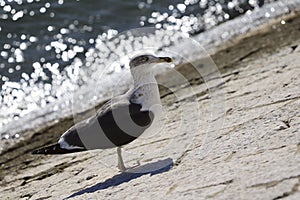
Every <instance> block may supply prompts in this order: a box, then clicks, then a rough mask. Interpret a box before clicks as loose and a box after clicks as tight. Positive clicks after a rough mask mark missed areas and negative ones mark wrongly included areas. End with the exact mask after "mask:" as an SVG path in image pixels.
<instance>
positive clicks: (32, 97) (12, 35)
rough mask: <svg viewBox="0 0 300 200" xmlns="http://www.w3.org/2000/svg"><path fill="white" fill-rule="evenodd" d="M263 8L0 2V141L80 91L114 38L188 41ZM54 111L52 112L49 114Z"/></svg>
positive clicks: (232, 0)
mask: <svg viewBox="0 0 300 200" xmlns="http://www.w3.org/2000/svg"><path fill="white" fill-rule="evenodd" d="M267 2H271V1H270V0H269V1H267ZM264 3H266V2H265V1H263V0H132V1H123V0H107V1H94V0H65V1H64V0H47V1H44V0H10V1H7V0H0V134H1V135H2V139H8V138H10V137H12V135H11V134H9V131H7V130H5V129H4V128H5V127H6V126H7V125H9V124H11V123H12V122H14V121H18V120H20V119H22V118H23V117H26V116H28V115H34V114H33V113H34V112H35V111H38V110H41V109H43V108H45V107H47V105H49V104H51V103H55V102H57V101H63V99H64V98H65V96H66V95H67V94H68V93H69V92H72V91H74V90H78V89H79V88H80V87H81V86H83V85H87V86H88V84H87V82H88V81H89V77H90V75H91V74H93V73H94V72H95V70H97V69H98V68H101V66H102V65H101V63H105V60H106V59H107V58H108V57H109V56H110V55H111V52H113V51H115V49H116V48H117V47H118V45H116V46H113V47H111V48H108V49H107V50H105V49H103V48H102V46H101V45H99V44H101V43H103V41H106V40H108V39H110V38H112V37H114V36H115V35H117V34H118V33H120V32H123V31H126V30H130V29H133V28H138V27H148V26H152V27H155V28H156V29H160V30H172V31H177V32H180V33H186V34H190V35H194V34H198V33H200V32H203V31H205V30H207V29H210V28H212V27H214V26H217V25H218V24H220V23H222V22H224V21H227V20H230V19H232V18H235V17H236V16H239V15H242V14H244V13H246V12H251V10H253V9H257V8H258V7H260V6H262V5H263V4H264ZM95 63H96V64H97V63H99V65H98V66H95ZM120 70H122V67H120V66H119V67H114V68H112V70H111V72H110V73H107V74H106V77H105V78H107V79H109V76H110V74H114V73H117V72H118V71H120ZM51 106H53V104H51ZM66 106H68V105H66ZM58 109H59V108H55V106H54V109H53V111H55V112H56V111H57V110H58ZM1 129H3V130H1ZM14 137H19V135H15V136H14Z"/></svg>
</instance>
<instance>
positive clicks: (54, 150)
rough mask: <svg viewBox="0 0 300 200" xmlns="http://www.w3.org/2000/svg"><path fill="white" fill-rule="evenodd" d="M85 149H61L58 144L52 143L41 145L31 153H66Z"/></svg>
mask: <svg viewBox="0 0 300 200" xmlns="http://www.w3.org/2000/svg"><path fill="white" fill-rule="evenodd" d="M85 150H86V149H63V148H61V147H60V145H59V144H53V145H50V146H47V147H42V148H40V149H35V150H33V151H32V152H31V153H32V154H45V155H47V154H66V153H74V152H79V151H85Z"/></svg>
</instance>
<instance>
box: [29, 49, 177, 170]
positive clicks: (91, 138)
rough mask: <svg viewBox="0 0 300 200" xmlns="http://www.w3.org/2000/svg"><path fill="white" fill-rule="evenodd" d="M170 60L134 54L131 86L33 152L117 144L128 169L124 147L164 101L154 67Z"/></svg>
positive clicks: (149, 122)
mask: <svg viewBox="0 0 300 200" xmlns="http://www.w3.org/2000/svg"><path fill="white" fill-rule="evenodd" d="M170 62H173V59H172V58H170V57H157V56H154V55H148V54H146V55H140V56H136V57H134V58H133V59H132V60H131V61H130V62H129V66H130V72H131V75H132V77H133V88H132V89H130V90H128V92H126V93H125V94H123V95H120V96H116V97H114V98H112V99H111V100H109V101H108V102H106V103H105V104H104V105H103V106H102V107H101V108H99V109H98V110H97V112H96V114H95V115H94V116H92V117H90V118H88V119H85V120H83V121H81V122H79V123H77V124H75V125H74V126H72V127H71V128H69V129H68V130H67V131H66V132H65V133H63V134H62V136H61V137H60V139H59V141H58V142H57V143H56V144H53V145H50V146H46V147H42V148H40V149H36V150H33V151H32V154H45V155H46V154H66V153H74V152H80V151H87V150H93V149H108V148H113V147H117V156H118V169H119V170H120V171H121V172H124V171H126V170H127V168H126V167H125V165H124V162H123V158H122V154H121V148H122V147H123V146H124V145H126V144H128V143H130V142H132V141H134V140H135V139H137V138H138V137H139V136H141V135H142V134H143V133H144V132H145V131H146V130H147V129H149V128H150V126H151V125H153V121H154V119H155V118H157V115H158V113H156V110H157V109H155V106H157V105H161V102H160V95H159V90H158V86H157V81H156V79H155V73H154V67H155V66H156V65H157V64H159V63H170Z"/></svg>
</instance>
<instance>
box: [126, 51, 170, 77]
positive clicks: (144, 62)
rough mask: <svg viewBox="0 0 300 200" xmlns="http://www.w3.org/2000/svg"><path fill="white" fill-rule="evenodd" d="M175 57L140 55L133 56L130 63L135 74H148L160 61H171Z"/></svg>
mask: <svg viewBox="0 0 300 200" xmlns="http://www.w3.org/2000/svg"><path fill="white" fill-rule="evenodd" d="M170 62H173V59H172V58H170V57H156V56H153V55H148V54H146V55H140V56H136V57H135V58H133V59H132V60H131V61H130V63H129V66H130V71H131V73H132V75H133V76H134V75H135V74H136V73H139V74H145V73H146V74H147V73H149V72H152V71H153V66H154V65H156V64H158V63H170Z"/></svg>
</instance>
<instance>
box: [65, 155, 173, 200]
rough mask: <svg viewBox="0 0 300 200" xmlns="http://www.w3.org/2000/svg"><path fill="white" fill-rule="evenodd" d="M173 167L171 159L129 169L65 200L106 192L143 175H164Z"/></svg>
mask: <svg viewBox="0 0 300 200" xmlns="http://www.w3.org/2000/svg"><path fill="white" fill-rule="evenodd" d="M172 166H173V160H172V159H171V158H167V159H164V160H159V161H156V162H154V163H148V164H145V165H141V166H138V167H136V168H133V169H129V170H127V171H126V172H123V173H121V174H118V175H115V176H113V177H112V178H110V179H107V180H106V181H104V182H100V183H97V184H96V185H93V186H91V187H88V188H85V189H82V190H80V191H78V192H76V193H74V194H72V195H70V196H68V197H67V198H65V199H69V198H72V197H76V196H79V195H82V194H84V193H93V192H96V191H99V190H104V189H107V188H110V187H113V186H117V185H121V184H122V183H126V182H129V181H131V180H133V179H136V178H138V177H141V176H143V175H147V174H150V175H151V176H153V175H156V174H160V173H164V172H167V171H169V170H170V169H171V168H172Z"/></svg>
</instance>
